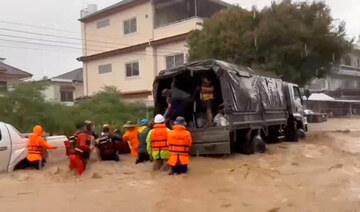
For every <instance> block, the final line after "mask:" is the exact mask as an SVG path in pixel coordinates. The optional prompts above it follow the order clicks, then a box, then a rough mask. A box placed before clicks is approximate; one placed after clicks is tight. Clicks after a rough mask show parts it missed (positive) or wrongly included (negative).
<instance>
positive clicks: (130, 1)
mask: <svg viewBox="0 0 360 212" xmlns="http://www.w3.org/2000/svg"><path fill="white" fill-rule="evenodd" d="M148 1H150V0H123V1H121V2H119V3H116V4H113V5H111V6H109V7H105V8H104V9H101V10H99V11H96V12H94V13H91V14H90V15H87V16H85V17H83V18H80V19H79V21H81V22H87V21H91V20H94V19H97V18H99V17H102V16H106V15H109V14H112V13H114V12H117V11H119V10H123V9H127V8H129V7H132V6H135V5H138V4H141V3H144V2H148ZM209 1H212V2H215V3H218V4H221V5H223V6H225V7H229V6H231V4H229V3H226V2H224V1H222V0H209Z"/></svg>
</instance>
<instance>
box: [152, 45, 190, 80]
mask: <svg viewBox="0 0 360 212" xmlns="http://www.w3.org/2000/svg"><path fill="white" fill-rule="evenodd" d="M156 51H157V71H156V74H158V73H159V72H160V71H161V70H164V69H166V56H170V55H175V54H181V53H183V54H184V56H185V62H186V56H187V53H188V47H186V41H185V40H184V41H180V42H176V43H170V44H166V45H162V46H158V47H157V48H156Z"/></svg>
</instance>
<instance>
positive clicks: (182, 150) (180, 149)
mask: <svg viewBox="0 0 360 212" xmlns="http://www.w3.org/2000/svg"><path fill="white" fill-rule="evenodd" d="M185 126H186V122H185V118H184V117H181V116H179V117H177V118H176V120H175V122H174V127H173V130H172V131H171V132H170V133H169V137H168V142H167V144H168V146H169V161H168V164H169V165H170V167H171V171H170V174H171V175H173V174H184V173H186V172H187V166H188V164H189V162H190V161H189V152H190V148H191V145H192V138H191V135H190V132H189V131H187V130H186V128H185Z"/></svg>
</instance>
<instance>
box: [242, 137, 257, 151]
mask: <svg viewBox="0 0 360 212" xmlns="http://www.w3.org/2000/svg"><path fill="white" fill-rule="evenodd" d="M241 153H242V154H245V155H250V154H254V150H253V145H252V142H251V139H250V138H249V137H248V138H246V137H245V138H244V142H243V145H242V148H241Z"/></svg>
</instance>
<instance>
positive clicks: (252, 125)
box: [153, 60, 307, 155]
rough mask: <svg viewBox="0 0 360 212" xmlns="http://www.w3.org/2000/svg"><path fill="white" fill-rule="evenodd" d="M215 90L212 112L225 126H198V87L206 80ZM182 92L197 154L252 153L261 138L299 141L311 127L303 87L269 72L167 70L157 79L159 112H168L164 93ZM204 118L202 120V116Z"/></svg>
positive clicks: (197, 65) (201, 66) (205, 66)
mask: <svg viewBox="0 0 360 212" xmlns="http://www.w3.org/2000/svg"><path fill="white" fill-rule="evenodd" d="M204 77H206V78H208V79H209V80H210V81H211V83H212V85H213V87H214V100H213V103H212V112H213V114H217V113H218V112H219V110H220V109H219V108H220V107H222V108H223V109H222V113H224V117H226V119H227V124H226V125H225V126H224V125H222V126H211V127H203V126H202V127H199V126H198V124H197V122H198V120H199V117H201V114H203V113H204V108H203V107H202V105H201V100H200V99H199V94H198V92H197V90H198V87H199V86H200V85H201V80H202V78H204ZM173 88H175V89H180V90H182V91H185V92H186V93H188V94H189V96H192V98H191V100H190V101H189V102H190V103H189V104H188V106H187V107H186V108H185V109H184V111H183V112H182V113H183V114H179V115H182V116H185V118H186V120H187V123H188V129H189V130H190V132H191V134H192V137H193V147H192V150H191V153H192V154H193V155H214V154H215V155H219V154H230V153H231V152H241V153H245V154H252V153H254V152H255V150H256V143H258V141H259V139H264V140H265V141H267V142H268V143H269V142H277V141H279V140H280V139H286V140H288V141H298V139H299V134H300V133H302V134H303V133H304V129H306V128H307V123H306V118H305V117H304V108H303V103H302V98H301V94H300V90H299V87H298V86H297V85H296V84H292V83H288V82H284V81H282V80H281V79H279V78H278V77H276V76H275V75H273V76H270V75H269V73H268V72H264V71H258V70H253V69H250V68H248V67H242V66H238V65H234V64H230V63H227V62H224V61H219V60H203V61H197V62H192V63H187V64H184V65H182V66H177V67H174V68H170V69H166V70H163V71H161V72H160V73H159V75H158V76H157V77H156V78H155V80H154V84H153V95H154V102H155V113H156V114H157V113H160V114H162V113H164V111H165V110H166V108H167V101H166V98H164V96H163V95H162V93H163V92H162V91H163V90H164V89H170V90H171V89H173ZM199 114H200V115H199Z"/></svg>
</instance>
